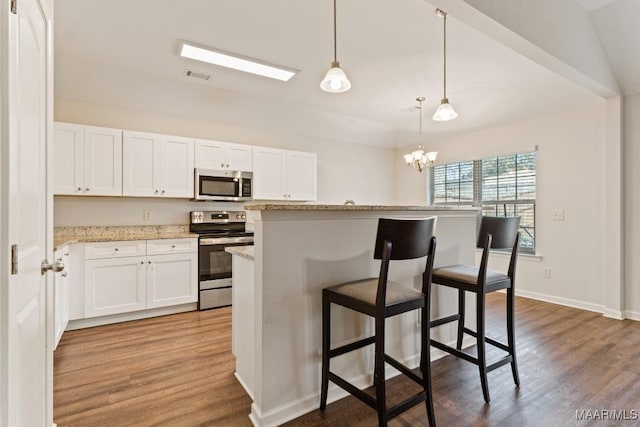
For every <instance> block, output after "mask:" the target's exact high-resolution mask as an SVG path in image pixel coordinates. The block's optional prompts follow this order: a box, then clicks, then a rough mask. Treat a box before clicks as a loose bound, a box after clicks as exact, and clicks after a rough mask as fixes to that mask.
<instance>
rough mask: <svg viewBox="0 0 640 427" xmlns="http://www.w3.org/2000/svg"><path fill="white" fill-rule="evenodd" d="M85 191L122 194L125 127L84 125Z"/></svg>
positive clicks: (113, 194) (100, 194) (107, 194)
mask: <svg viewBox="0 0 640 427" xmlns="http://www.w3.org/2000/svg"><path fill="white" fill-rule="evenodd" d="M84 185H85V186H84V194H85V195H87V196H122V131H121V130H120V129H110V128H102V127H95V126H85V127H84Z"/></svg>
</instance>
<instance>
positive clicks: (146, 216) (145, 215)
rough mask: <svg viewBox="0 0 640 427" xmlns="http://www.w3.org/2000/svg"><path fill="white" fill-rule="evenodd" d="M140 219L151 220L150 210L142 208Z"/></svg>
mask: <svg viewBox="0 0 640 427" xmlns="http://www.w3.org/2000/svg"><path fill="white" fill-rule="evenodd" d="M142 219H143V220H144V221H149V220H151V211H150V210H148V209H143V210H142Z"/></svg>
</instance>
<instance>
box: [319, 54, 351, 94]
mask: <svg viewBox="0 0 640 427" xmlns="http://www.w3.org/2000/svg"><path fill="white" fill-rule="evenodd" d="M320 88H321V89H322V90H324V91H325V92H332V93H340V92H346V91H348V90H349V89H351V82H350V81H349V79H348V78H347V75H346V74H345V73H344V71H342V68H340V63H339V62H338V61H334V62H332V63H331V68H329V71H327V74H325V75H324V79H323V80H322V81H321V82H320Z"/></svg>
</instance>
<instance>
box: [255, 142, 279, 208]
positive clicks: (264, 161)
mask: <svg viewBox="0 0 640 427" xmlns="http://www.w3.org/2000/svg"><path fill="white" fill-rule="evenodd" d="M286 158H287V157H286V151H284V150H277V149H275V148H265V147H253V198H254V199H255V200H285V199H286V184H285V163H286Z"/></svg>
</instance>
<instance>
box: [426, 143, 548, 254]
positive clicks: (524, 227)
mask: <svg viewBox="0 0 640 427" xmlns="http://www.w3.org/2000/svg"><path fill="white" fill-rule="evenodd" d="M530 154H533V155H534V157H533V162H534V168H533V173H524V174H523V175H519V171H518V156H519V155H530ZM508 157H513V171H514V174H513V178H512V179H513V182H514V190H513V194H514V195H513V199H506V200H503V199H501V198H500V184H499V183H500V174H499V173H498V172H497V171H498V169H499V163H498V162H499V161H500V159H501V158H508ZM537 157H538V156H537V151H536V150H527V151H521V152H517V153H508V154H502V155H496V156H487V157H483V158H481V159H477V160H466V161H459V162H450V163H445V164H442V165H437V166H432V167H430V168H429V174H428V175H427V177H428V180H429V182H428V185H427V201H428V203H429V204H430V205H434V206H473V207H478V208H480V209H481V212H482V214H483V215H484V214H485V212H486V208H488V207H494V209H495V212H496V213H497V212H498V211H499V210H502V211H503V212H504V215H500V216H506V215H507V214H508V212H507V209H508V210H510V211H511V212H510V214H511V215H517V213H518V210H519V207H520V209H522V207H523V206H524V207H526V206H531V208H532V209H533V212H532V215H531V218H532V219H533V225H532V226H530V225H529V224H521V226H520V232H521V236H522V238H521V243H520V249H519V250H520V252H521V253H526V254H534V255H535V253H536V240H537V239H536V229H537V225H536V222H537V221H536V198H533V199H532V198H523V199H519V198H518V181H520V182H521V181H522V179H524V178H531V177H533V194H534V195H535V196H537V194H536V190H537V160H538V159H537ZM492 159H495V160H496V175H495V177H496V197H495V198H491V199H489V198H488V199H483V184H484V183H485V182H486V176H483V167H482V165H483V161H484V162H486V161H487V160H492ZM469 162H472V164H473V173H472V176H473V200H472V201H469V200H466V199H465V200H462V199H461V191H460V184H461V181H460V175H459V174H458V182H457V183H458V192H457V200H455V199H456V198H455V197H453V198H452V200H448V197H449V195H448V194H447V193H448V191H447V188H448V185H449V184H455V182H448V180H447V178H448V176H447V168H448V167H450V166H451V165H458V168H460V165H461V164H463V163H469ZM443 167H444V171H443V173H444V175H445V182H443V183H436V182H435V174H436V169H438V168H443ZM510 179H511V178H510ZM464 182H465V183H466V182H468V181H464ZM436 186H444V190H445V194H444V198H445V201H435V197H436ZM525 209H526V208H525ZM526 242H531V245H530V246H528V244H527V243H526ZM523 243H524V244H525V246H523Z"/></svg>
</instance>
